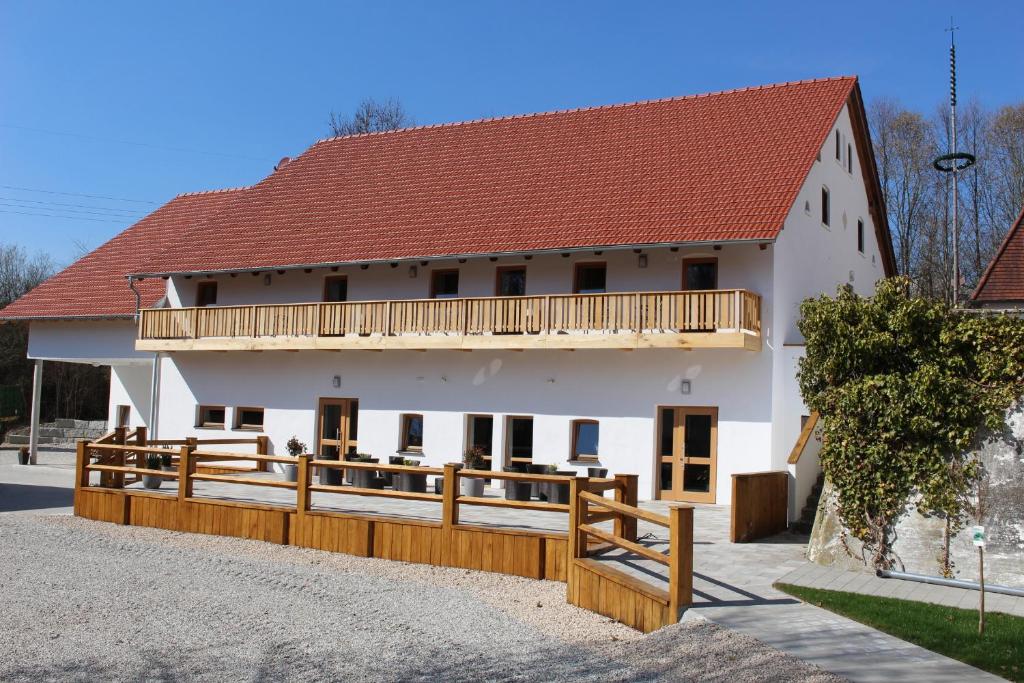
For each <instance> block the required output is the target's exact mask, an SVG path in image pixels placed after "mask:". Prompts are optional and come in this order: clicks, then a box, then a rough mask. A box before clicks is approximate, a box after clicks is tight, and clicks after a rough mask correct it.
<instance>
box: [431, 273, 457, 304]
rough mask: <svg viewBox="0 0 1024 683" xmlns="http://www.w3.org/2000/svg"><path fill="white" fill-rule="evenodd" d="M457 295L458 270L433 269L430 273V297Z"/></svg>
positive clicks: (446, 297)
mask: <svg viewBox="0 0 1024 683" xmlns="http://www.w3.org/2000/svg"><path fill="white" fill-rule="evenodd" d="M458 295H459V271H458V270H435V271H434V272H433V273H431V275H430V298H431V299H454V298H455V297H457V296H458Z"/></svg>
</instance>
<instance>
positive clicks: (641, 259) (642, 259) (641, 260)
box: [636, 254, 647, 268]
mask: <svg viewBox="0 0 1024 683" xmlns="http://www.w3.org/2000/svg"><path fill="white" fill-rule="evenodd" d="M636 265H637V267H638V268H646V267H647V254H640V255H639V256H637V257H636Z"/></svg>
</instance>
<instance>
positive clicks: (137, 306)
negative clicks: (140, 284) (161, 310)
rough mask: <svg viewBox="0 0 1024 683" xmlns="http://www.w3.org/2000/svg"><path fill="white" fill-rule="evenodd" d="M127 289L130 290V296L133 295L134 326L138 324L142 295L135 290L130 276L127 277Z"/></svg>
mask: <svg viewBox="0 0 1024 683" xmlns="http://www.w3.org/2000/svg"><path fill="white" fill-rule="evenodd" d="M128 289H130V290H132V294H134V295H135V324H136V325H138V324H139V311H141V310H142V294H140V293H139V290H137V289H135V278H134V277H132V276H131V275H129V276H128Z"/></svg>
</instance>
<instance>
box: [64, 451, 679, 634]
mask: <svg viewBox="0 0 1024 683" xmlns="http://www.w3.org/2000/svg"><path fill="white" fill-rule="evenodd" d="M147 453H159V454H160V455H165V456H167V455H169V456H170V457H171V458H173V459H174V460H175V461H176V467H177V469H176V470H175V471H163V470H152V469H148V468H145V467H140V466H139V464H140V463H142V462H144V457H142V456H144V455H145V454H147ZM214 458H216V459H217V460H218V461H221V462H223V461H225V460H230V459H232V458H234V459H237V460H243V459H245V460H250V461H255V462H257V463H271V462H285V463H289V464H290V463H296V464H298V467H299V477H298V482H288V481H285V480H284V479H283V478H282V477H281V475H278V474H275V473H272V472H255V471H254V472H251V473H246V474H244V476H243V475H240V474H238V473H230V474H204V473H197V472H196V468H197V465H198V464H199V463H202V462H204V461H209V460H212V459H214ZM94 460H95V462H93V461H94ZM133 463H134V464H133ZM370 467H372V468H374V469H375V470H378V471H388V472H391V473H393V474H394V473H401V472H408V471H415V472H417V473H423V474H429V475H433V476H436V477H439V478H441V479H442V480H443V482H444V487H443V491H444V492H443V493H442V494H434V493H412V494H410V493H408V492H403V491H393V490H387V489H385V490H380V489H373V490H369V489H358V488H356V487H353V486H329V485H324V484H314V483H313V480H312V475H313V471H314V469H318V470H320V471H323V470H325V469H353V468H354V469H359V468H370ZM140 475H150V476H156V477H160V478H162V479H163V480H164V486H166V488H161V489H158V490H149V489H144V488H142V487H141V484H140V483H139V482H137V481H132V480H134V479H136V478H137V477H139V476H140ZM474 478H488V479H492V480H500V479H506V480H508V481H512V482H523V483H533V482H542V483H545V484H548V485H559V486H568V487H569V500H570V502H569V504H568V505H564V504H558V503H548V502H544V501H511V500H506V499H505V498H504V497H500V496H499V495H497V492H495V491H488V492H487V493H486V494H485V495H484V496H482V497H468V496H463V495H461V494H460V492H459V491H460V481H461V480H463V479H474ZM100 483H105V485H103V486H100V485H98V484H100ZM230 490H234V491H235V492H234V493H232V492H230ZM257 490H258V491H260V494H259V496H260V498H261V501H259V502H258V501H256V500H253V499H252V498H251V495H252V492H253V491H257ZM635 492H636V485H635V475H619V476H618V477H616V478H613V479H592V478H587V477H567V476H561V475H531V474H519V473H497V472H491V471H482V470H465V469H460V468H459V466H457V465H446V466H445V467H444V468H425V467H415V468H410V467H405V466H400V465H377V464H362V463H350V462H338V461H322V460H311V459H310V458H309V457H308V456H299V458H297V459H296V458H289V457H285V456H268V455H253V454H225V453H213V452H204V451H199V450H193V449H192V448H190V447H189V446H182V447H180V448H178V449H171V448H168V447H153V446H141V445H134V446H133V445H116V444H99V445H97V444H86V443H85V442H82V443H81V444H80V445H79V449H78V456H77V463H76V486H75V514H77V515H79V516H81V517H85V518H89V519H95V520H100V521H106V522H113V523H117V524H132V525H137V526H148V527H155V528H161V529H168V530H173V531H184V532H191V533H205V534H216V535H223V536H234V537H238V538H248V539H255V540H260V541H266V542H270V543H279V544H289V545H296V546H300V547H306V548H315V549H320V550H326V551H330V552H343V553H348V554H352V555H358V556H363V557H377V558H382V559H389V560H400V561H404V562H417V563H423V564H433V565H438V566H447V567H459V568H464V569H476V570H482V571H493V572H498V573H503V574H510V575H515V576H523V577H529V578H534V579H548V580H554V581H562V582H565V583H567V591H566V598H567V600H569V601H570V602H572V603H573V604H577V605H579V606H581V607H584V608H587V609H591V610H593V611H596V612H599V613H601V614H604V615H606V616H609V617H611V618H614V619H617V620H619V621H621V622H623V623H625V624H628V625H630V626H632V627H634V628H637V629H640V630H642V631H645V632H647V631H652V630H655V629H657V628H660V627H661V626H664V625H666V624H670V623H675V622H676V621H677V620H678V616H679V611H680V610H681V609H682V608H684V607H686V606H687V605H688V604H690V601H691V599H692V593H691V585H692V561H693V556H692V534H693V529H692V527H693V518H692V509H691V508H689V506H680V507H677V508H673V509H672V510H670V515H669V516H668V517H665V516H663V515H658V514H655V513H652V512H649V511H646V510H642V509H641V508H639V507H637V505H636V499H635ZM606 494H611V497H608V496H607V495H606ZM339 501H359V503H358V505H356V506H355V509H352V507H353V506H352V504H351V503H339ZM372 501H375V502H376V503H386V504H384V505H373V503H372ZM339 505H340V506H341V507H342V508H346V507H347V508H349V509H339V507H338V506H339ZM408 509H413V510H415V511H414V512H413V514H406V510H408ZM389 510H390V511H391V513H390V514H389V512H388V511H389ZM484 510H486V511H487V513H488V515H489V521H484V519H483V518H484V517H485V515H483V514H482V512H483V511H484ZM395 511H398V512H399V514H394V512H395ZM527 515H529V516H532V517H534V518H535V520H534V521H533V522H531V523H529V524H525V525H522V524H520V520H521V518H522V517H524V516H527ZM638 519H643V520H645V521H647V522H651V523H655V524H659V525H663V526H665V527H667V528H668V529H669V539H670V541H669V548H668V553H667V554H664V553H660V552H656V551H653V550H647V553H646V557H647V558H649V559H654V560H657V562H658V563H659V564H662V565H664V566H665V568H666V571H667V577H668V581H667V586H666V585H665V583H663V582H647V581H644V580H642V579H639V578H637V576H636V575H634V574H630V573H629V572H627V571H623V570H622V569H618V568H616V567H615V563H614V562H600V561H598V560H599V559H600V557H601V553H603V552H605V551H608V550H610V549H619V550H626V551H635V550H636V549H637V548H642V547H643V546H640V545H639V544H637V543H636V540H637V538H636V529H637V524H636V522H637V520H638Z"/></svg>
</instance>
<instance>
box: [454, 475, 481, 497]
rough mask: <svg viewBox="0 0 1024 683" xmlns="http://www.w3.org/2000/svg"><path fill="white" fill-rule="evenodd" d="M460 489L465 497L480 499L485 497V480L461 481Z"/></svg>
mask: <svg viewBox="0 0 1024 683" xmlns="http://www.w3.org/2000/svg"><path fill="white" fill-rule="evenodd" d="M459 488H460V489H461V491H462V495H464V496H472V497H474V498H480V497H481V496H483V495H484V480H483V479H460V480H459Z"/></svg>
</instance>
